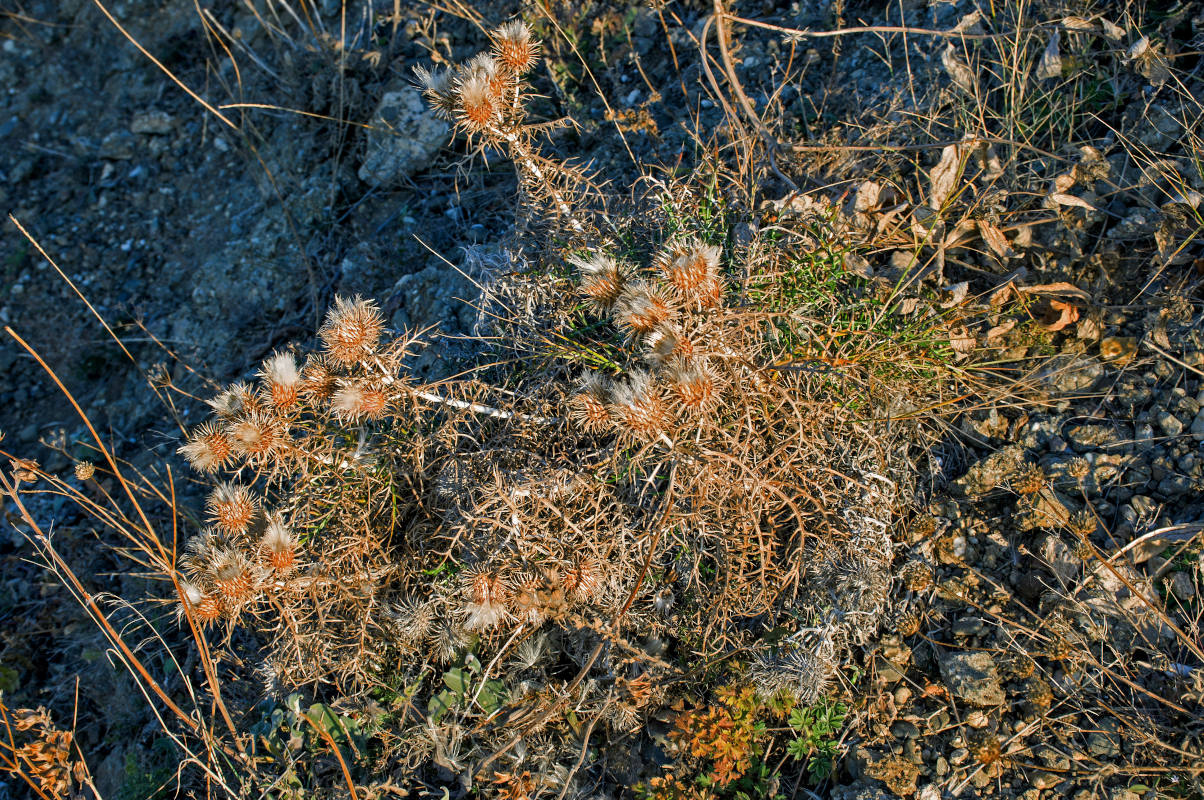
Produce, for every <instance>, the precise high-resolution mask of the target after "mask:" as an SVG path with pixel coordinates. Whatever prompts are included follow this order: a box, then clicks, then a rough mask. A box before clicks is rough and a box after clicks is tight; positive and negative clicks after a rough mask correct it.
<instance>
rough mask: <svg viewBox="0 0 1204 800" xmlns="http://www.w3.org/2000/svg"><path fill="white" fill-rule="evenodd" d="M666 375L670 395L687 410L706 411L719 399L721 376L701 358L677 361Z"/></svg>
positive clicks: (666, 371)
mask: <svg viewBox="0 0 1204 800" xmlns="http://www.w3.org/2000/svg"><path fill="white" fill-rule="evenodd" d="M664 375H665V381H666V382H667V383H668V385H669V395H670V396H671V397H672V398H673V399H674V400H675V401H676V402H677V404H678V405H679V406H681V407H682V408H684V409H685V410H686V411H689V412H693V413H698V412H700V411H705V410H706V409H708V408H710V407H711V406H713V405H714V404H715V402H716V401H717V400H718V399H719V377H718V376H717V375H715V373H714V372H713V371H712V370H711V368H710V367H708V366H707V365H706V362H704V361H702V360H701V359H695V360H692V361H675V362H673V363H672V364H670V365H669V367H668V368H667V369H666V370H665V372H664Z"/></svg>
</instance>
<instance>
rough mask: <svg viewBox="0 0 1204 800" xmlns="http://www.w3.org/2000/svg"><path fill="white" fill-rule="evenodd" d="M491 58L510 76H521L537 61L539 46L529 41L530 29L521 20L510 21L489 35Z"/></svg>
mask: <svg viewBox="0 0 1204 800" xmlns="http://www.w3.org/2000/svg"><path fill="white" fill-rule="evenodd" d="M490 38H491V39H493V57H494V58H495V59H496V60H497V63H498V65H499V66H501V68H502V69H503V70H505V71H507V72H509V73H510V74H512V75H523V74H525V73H526V72H528V71H529V70H530V69H531V67H533V66H535V62H536V61H538V60H539V44H538V43H536V42H535V41H533V40H532V39H531V29H530V28H528V27H527V24H526V23H525V22H523V21H522V20H517V19H516V20H512V21H510V22H507V23H505V24H504V25H501V26H500V27H498V28H497V30H495V31H493V33H491V34H490Z"/></svg>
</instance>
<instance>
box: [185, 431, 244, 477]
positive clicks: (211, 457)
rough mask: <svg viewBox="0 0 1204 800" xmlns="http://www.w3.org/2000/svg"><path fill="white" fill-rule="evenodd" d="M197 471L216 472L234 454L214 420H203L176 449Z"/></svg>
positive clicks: (228, 441)
mask: <svg viewBox="0 0 1204 800" xmlns="http://www.w3.org/2000/svg"><path fill="white" fill-rule="evenodd" d="M176 452H177V453H179V454H180V455H182V456H184V458H186V459H187V460H188V463H189V465H190V466H191V467H192V468H193V469H195V470H196V471H198V472H216V471H217V470H218V469H220V468H221V467H222V466H223V465H224V464H225V463H226V462H227V461H229V460H230V456H232V455H233V454H234V448H233V446H232V445H231V443H230V437H228V436H227V435H226V433H225V431H223V430H222V429H221V428H220V427H219V426H218V424H217V423H216V422H212V421H211V422H204V423H202V424H200V425H198V426H197V427H196V428H194V429H193V431H192V436H190V437H189V439H188V443H187V444H185V445H183V446H182V447H180V449H179V450H177V451H176Z"/></svg>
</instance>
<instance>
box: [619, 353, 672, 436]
mask: <svg viewBox="0 0 1204 800" xmlns="http://www.w3.org/2000/svg"><path fill="white" fill-rule="evenodd" d="M612 397H613V402H612V403H611V405H610V417H611V419H612V420H613V421H614V423H615V425H617V426H618V427H619V429H620V430H621V431H623V432H624V433H627V434H630V435H631V436H634V437H636V438H637V439H644V440H651V439H655V438H656V437H658V436H660V435H661V434H663V433H664V432H665V430H666V429H667V428H668V426H669V410H668V408H667V407H666V405H665V399H664V397H663V396H662V394H661V391H660V389H659V388H658V387H657V386H656V384H655V383H654V381H653V379H652V376H651V375H649V374H648V373H647V372H643V371H639V370H637V371H635V372H632V373H631V374H630V375H629V376H628V379H627V382H626V383H624V384H621V385H619V386H617V387H615V390H614V392H613V395H612Z"/></svg>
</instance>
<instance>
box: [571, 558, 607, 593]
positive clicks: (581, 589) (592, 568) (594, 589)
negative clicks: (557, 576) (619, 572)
mask: <svg viewBox="0 0 1204 800" xmlns="http://www.w3.org/2000/svg"><path fill="white" fill-rule="evenodd" d="M605 580H606V575H605V573H604V572H603V568H602V562H601V561H599V560H598V559H596V558H594V557H593V556H582V557H581V558H578V559H577V560H576V561H575V562H574V563H573V565H572V566H571V567H569V568H568V569H567V570H565V572H564V578H563V580H562V581H561V583H562V585H563V586H564V590H565V592H566V593H568V594H569V595H570V596H571V597H573V598H574V599H576V600H580V601H582V602H587V603H588V602H592V601H594V600H597V599H598V598H599V597H600V596H601V594H602V588H603V584H604V582H605Z"/></svg>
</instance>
